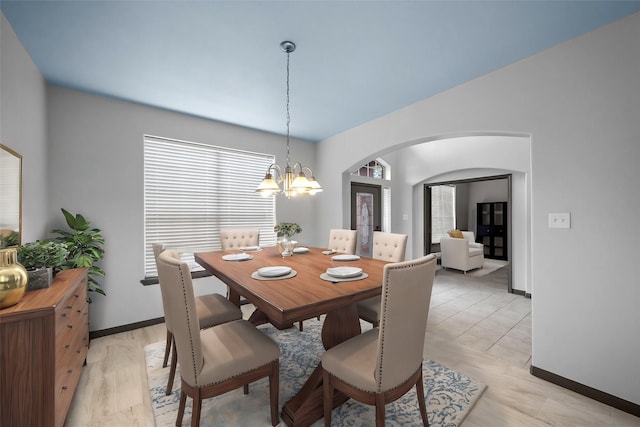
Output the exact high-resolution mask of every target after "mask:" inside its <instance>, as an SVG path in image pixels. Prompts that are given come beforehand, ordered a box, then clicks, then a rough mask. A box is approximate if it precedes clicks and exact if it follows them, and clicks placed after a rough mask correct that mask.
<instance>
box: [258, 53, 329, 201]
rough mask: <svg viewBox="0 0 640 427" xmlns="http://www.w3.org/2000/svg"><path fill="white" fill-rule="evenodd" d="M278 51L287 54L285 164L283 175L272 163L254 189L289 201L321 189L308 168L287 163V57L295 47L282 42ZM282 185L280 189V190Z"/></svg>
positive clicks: (288, 122)
mask: <svg viewBox="0 0 640 427" xmlns="http://www.w3.org/2000/svg"><path fill="white" fill-rule="evenodd" d="M280 49H282V50H283V51H284V52H285V53H286V54H287V116H286V124H287V163H286V165H285V167H284V173H283V171H282V168H280V166H278V165H277V164H275V163H272V164H271V165H269V167H268V168H267V173H266V174H265V176H264V179H263V180H262V182H261V183H260V185H259V186H258V188H257V189H256V192H257V193H260V194H262V195H263V196H265V197H266V196H273V195H276V194H278V193H280V192H282V194H284V195H285V196H287V198H288V199H290V198H291V197H293V196H297V195H300V194H312V195H313V194H316V193H319V192H321V191H322V187H321V186H320V184H319V183H318V181H316V178H315V177H314V176H313V172H312V171H311V169H310V168H309V167H308V166H304V165H302V164H301V163H299V162H297V163H294V165H293V166H291V163H290V161H289V152H290V147H289V124H290V123H291V114H290V111H289V55H290V54H291V52H293V51H294V50H296V45H295V43H293V42H290V41H284V42H282V43H280ZM280 184H282V188H280Z"/></svg>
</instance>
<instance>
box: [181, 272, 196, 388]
mask: <svg viewBox="0 0 640 427" xmlns="http://www.w3.org/2000/svg"><path fill="white" fill-rule="evenodd" d="M180 282H181V283H182V296H183V298H184V305H185V307H186V309H187V314H188V315H187V324H188V326H189V327H188V328H187V329H188V330H189V341H190V342H191V349H192V350H191V361H192V362H193V363H192V366H193V369H194V371H193V378H195V382H196V386H199V384H198V373H197V372H196V370H195V369H196V365H197V363H196V355H195V353H194V352H193V334H192V333H191V322H190V319H191V313H189V305H187V291H186V289H185V284H184V283H185V282H184V275H183V274H182V268H181V269H180ZM182 368H183V367H182V366H180V369H182Z"/></svg>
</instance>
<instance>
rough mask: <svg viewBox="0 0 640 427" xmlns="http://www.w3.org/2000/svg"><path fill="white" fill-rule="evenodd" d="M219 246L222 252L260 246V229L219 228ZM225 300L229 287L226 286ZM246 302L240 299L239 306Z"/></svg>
mask: <svg viewBox="0 0 640 427" xmlns="http://www.w3.org/2000/svg"><path fill="white" fill-rule="evenodd" d="M220 246H221V247H222V250H223V251H229V250H233V249H236V250H240V249H242V248H247V247H250V246H260V229H258V228H221V229H220ZM227 298H229V287H228V286H227ZM246 303H247V300H246V299H245V298H243V297H241V298H240V304H246Z"/></svg>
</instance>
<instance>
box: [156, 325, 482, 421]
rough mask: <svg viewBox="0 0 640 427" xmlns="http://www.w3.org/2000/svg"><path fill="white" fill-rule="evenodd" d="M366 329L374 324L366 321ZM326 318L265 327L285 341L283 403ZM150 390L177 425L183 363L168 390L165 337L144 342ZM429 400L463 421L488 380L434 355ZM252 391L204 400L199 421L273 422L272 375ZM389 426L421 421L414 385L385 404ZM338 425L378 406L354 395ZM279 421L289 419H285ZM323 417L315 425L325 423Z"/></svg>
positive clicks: (311, 356)
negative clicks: (167, 392)
mask: <svg viewBox="0 0 640 427" xmlns="http://www.w3.org/2000/svg"><path fill="white" fill-rule="evenodd" d="M362 326H363V330H364V329H368V328H369V327H370V325H368V324H365V323H364V322H363V323H362ZM321 328H322V323H321V322H319V321H318V320H316V319H311V320H306V321H305V322H304V331H303V332H300V331H299V330H298V328H297V327H293V328H290V329H287V330H284V331H279V330H277V329H276V328H274V327H272V326H270V325H263V326H260V329H261V330H262V331H263V332H264V333H266V334H267V335H269V336H270V337H271V338H273V339H274V340H275V341H276V342H277V343H278V344H279V345H280V351H281V355H280V408H282V405H283V404H284V403H285V402H286V401H287V400H289V399H290V398H291V397H292V396H293V395H294V394H295V392H297V391H298V390H299V389H300V387H302V384H303V383H304V381H305V380H306V379H307V378H308V377H309V375H310V374H311V372H312V371H313V369H314V368H315V366H316V365H317V364H318V362H319V361H320V358H321V356H322V353H323V351H324V349H323V347H322V342H321V339H320V331H321ZM144 350H145V357H146V361H147V376H148V379H149V393H150V397H151V404H152V407H153V413H154V416H155V422H156V426H157V427H165V426H167V427H169V426H173V425H175V422H176V415H177V411H178V404H179V400H180V373H179V370H180V366H178V372H177V373H176V378H175V381H174V388H173V393H172V394H171V395H170V396H166V395H165V388H166V385H167V379H168V376H169V367H166V368H162V359H163V357H164V341H162V342H157V343H154V344H150V345H148V346H146V347H145V349H144ZM423 376H424V390H425V400H426V403H427V414H428V417H429V424H430V425H431V427H455V426H458V425H460V423H461V422H462V420H463V419H464V418H465V416H466V415H467V413H468V412H469V411H470V410H471V408H472V407H473V405H474V404H475V402H476V401H477V400H478V398H480V396H481V395H482V392H483V391H484V389H485V385H484V384H482V383H479V382H478V381H476V380H474V379H472V378H469V377H466V376H464V375H462V374H460V373H458V372H455V371H452V370H451V369H449V368H447V367H445V366H442V365H440V364H439V363H437V362H433V361H431V360H427V359H425V360H424V363H423ZM249 389H250V392H249V395H244V394H243V393H242V389H238V390H235V391H232V392H229V393H227V394H224V395H222V396H218V397H214V398H212V399H206V400H204V401H203V402H202V416H201V420H200V426H202V427H213V426H261V425H262V426H269V425H271V422H270V415H269V389H268V380H267V379H266V378H265V379H262V380H259V381H257V382H255V383H252V384H251V385H250V387H249ZM386 412H387V413H386V423H385V425H386V426H409V425H414V426H415V425H422V421H421V417H420V412H419V409H418V405H417V402H416V393H415V388H413V389H412V390H411V391H410V392H409V393H407V394H406V395H405V396H403V397H402V398H400V399H398V400H396V401H395V402H393V403H390V404H387V406H386ZM182 422H183V425H190V422H191V399H187V406H186V409H185V415H184V418H183V420H182ZM331 424H332V425H335V426H371V425H375V411H374V407H373V406H367V405H362V404H360V403H358V402H355V401H354V400H349V401H347V402H346V403H345V404H343V405H342V406H340V407H339V408H337V409H334V411H333V413H332V423H331ZM280 425H284V423H282V422H280ZM321 425H324V424H323V420H319V421H317V422H316V423H314V424H313V426H314V427H315V426H321Z"/></svg>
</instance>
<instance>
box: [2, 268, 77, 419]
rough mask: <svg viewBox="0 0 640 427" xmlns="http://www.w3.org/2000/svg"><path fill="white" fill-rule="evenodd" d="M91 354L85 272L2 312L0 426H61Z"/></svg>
mask: <svg viewBox="0 0 640 427" xmlns="http://www.w3.org/2000/svg"><path fill="white" fill-rule="evenodd" d="M88 349H89V303H88V298H87V269H84V268H77V269H71V270H65V271H62V272H60V273H59V274H57V275H56V277H55V279H54V280H53V282H52V283H51V286H50V287H48V288H45V289H39V290H35V291H29V292H26V293H25V295H24V297H23V298H22V299H21V300H20V302H19V303H18V304H16V305H14V306H12V307H7V308H5V309H3V310H0V396H2V398H0V405H1V406H0V424H2V426H6V427H10V426H11V427H13V426H32V427H36V426H43V427H44V426H56V427H58V426H60V427H61V426H63V425H64V422H65V419H66V416H67V412H68V411H69V406H70V405H71V401H72V399H73V394H74V392H75V390H76V387H77V385H78V382H79V380H80V374H81V373H82V367H83V365H84V362H85V359H86V356H87V351H88Z"/></svg>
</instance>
